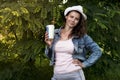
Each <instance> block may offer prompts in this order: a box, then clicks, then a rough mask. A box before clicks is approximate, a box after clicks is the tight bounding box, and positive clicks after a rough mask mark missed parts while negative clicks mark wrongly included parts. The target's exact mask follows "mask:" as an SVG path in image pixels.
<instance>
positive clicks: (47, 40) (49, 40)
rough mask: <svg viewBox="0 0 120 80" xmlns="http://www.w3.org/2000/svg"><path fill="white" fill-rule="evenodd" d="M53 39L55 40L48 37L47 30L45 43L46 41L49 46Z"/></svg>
mask: <svg viewBox="0 0 120 80" xmlns="http://www.w3.org/2000/svg"><path fill="white" fill-rule="evenodd" d="M52 41H53V40H51V39H49V38H48V33H47V32H46V33H45V43H46V44H47V45H48V46H51V44H52Z"/></svg>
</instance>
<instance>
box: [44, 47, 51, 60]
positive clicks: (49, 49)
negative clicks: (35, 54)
mask: <svg viewBox="0 0 120 80" xmlns="http://www.w3.org/2000/svg"><path fill="white" fill-rule="evenodd" d="M45 55H46V56H47V57H48V58H49V59H51V57H52V49H51V46H50V47H48V46H46V47H45Z"/></svg>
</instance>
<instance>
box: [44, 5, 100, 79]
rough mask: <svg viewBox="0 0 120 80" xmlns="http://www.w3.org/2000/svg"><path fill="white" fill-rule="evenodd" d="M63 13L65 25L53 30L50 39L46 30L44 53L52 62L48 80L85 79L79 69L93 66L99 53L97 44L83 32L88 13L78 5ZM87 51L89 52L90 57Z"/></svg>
mask: <svg viewBox="0 0 120 80" xmlns="http://www.w3.org/2000/svg"><path fill="white" fill-rule="evenodd" d="M64 16H65V24H64V26H62V27H61V28H60V29H56V30H55V36H54V39H53V40H52V41H51V40H49V39H48V33H47V32H46V33H45V42H46V44H47V47H46V50H45V53H46V55H47V56H48V57H49V59H50V62H51V65H54V75H53V77H52V79H51V80H85V77H84V73H83V70H82V68H86V67H89V66H91V65H93V64H94V63H95V62H96V61H97V60H98V59H99V58H100V57H101V54H102V53H101V50H100V47H99V46H98V44H96V43H95V42H94V41H93V40H92V38H91V37H90V36H88V35H87V33H86V28H85V26H86V24H85V22H86V20H87V16H86V15H85V14H84V13H83V8H82V6H81V5H78V6H72V7H68V8H66V9H65V11H64ZM86 52H87V53H88V52H90V55H89V57H87V56H88V55H87V54H86ZM86 55H87V56H86Z"/></svg>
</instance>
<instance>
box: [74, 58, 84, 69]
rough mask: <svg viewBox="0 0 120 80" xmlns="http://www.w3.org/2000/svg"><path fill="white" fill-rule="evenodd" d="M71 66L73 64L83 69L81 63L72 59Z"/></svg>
mask: <svg viewBox="0 0 120 80" xmlns="http://www.w3.org/2000/svg"><path fill="white" fill-rule="evenodd" d="M73 64H75V65H76V66H80V67H81V68H82V67H83V64H82V62H80V61H79V60H78V59H73Z"/></svg>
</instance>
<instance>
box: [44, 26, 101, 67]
mask: <svg viewBox="0 0 120 80" xmlns="http://www.w3.org/2000/svg"><path fill="white" fill-rule="evenodd" d="M60 30H61V28H60V29H56V30H55V36H54V39H53V43H52V45H51V46H50V47H46V49H45V54H46V55H47V57H48V58H49V59H50V65H54V64H55V50H54V49H55V44H56V42H57V41H58V40H59V39H60ZM72 42H73V44H74V51H73V54H72V57H73V58H74V59H78V60H80V61H81V62H82V64H83V67H84V68H86V67H89V66H91V65H93V64H94V63H95V62H96V61H97V60H98V59H99V58H100V57H101V55H102V52H101V50H100V47H99V46H98V45H97V44H96V43H95V42H94V41H93V40H92V38H91V37H90V36H88V35H87V34H85V35H84V36H83V37H81V38H79V37H78V36H74V37H73V38H72Z"/></svg>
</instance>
